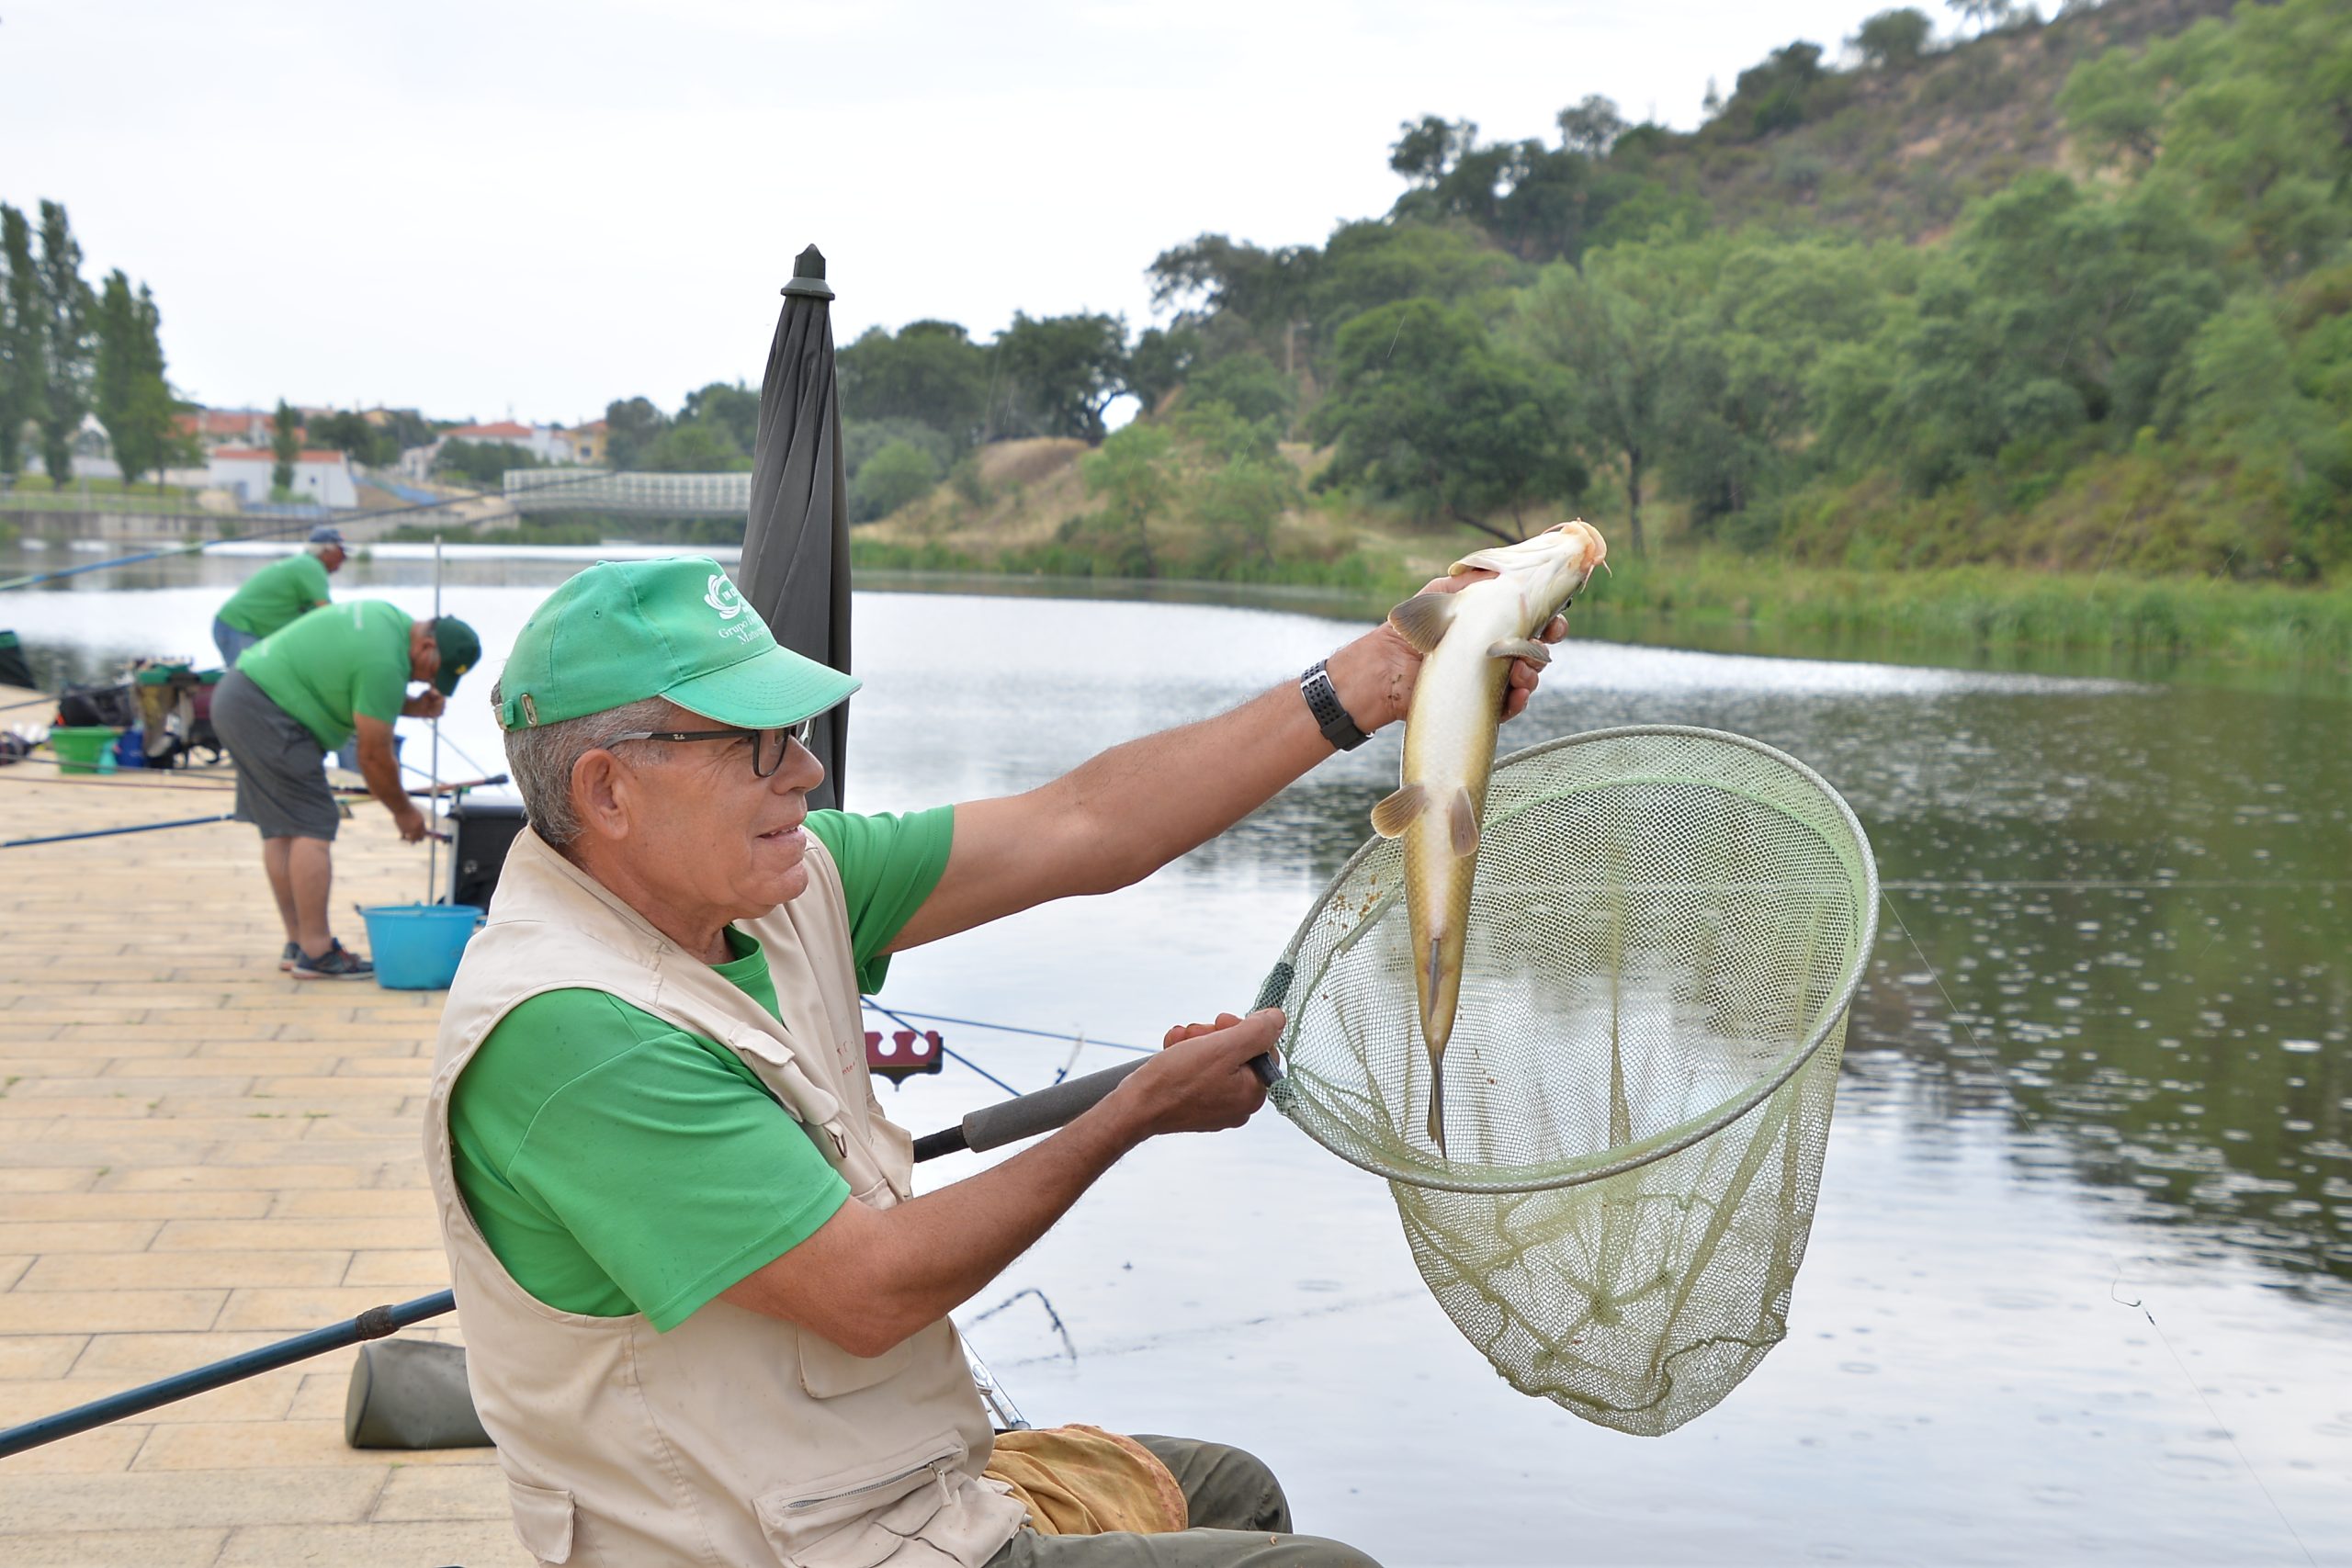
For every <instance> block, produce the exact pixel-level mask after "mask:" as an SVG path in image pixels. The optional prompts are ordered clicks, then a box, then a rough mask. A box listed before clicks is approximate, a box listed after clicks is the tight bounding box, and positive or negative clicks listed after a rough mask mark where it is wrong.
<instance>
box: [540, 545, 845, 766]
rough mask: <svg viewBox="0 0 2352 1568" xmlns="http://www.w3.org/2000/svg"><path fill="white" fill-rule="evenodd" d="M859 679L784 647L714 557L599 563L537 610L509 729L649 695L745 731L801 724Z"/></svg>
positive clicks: (837, 699) (839, 698)
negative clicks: (778, 642)
mask: <svg viewBox="0 0 2352 1568" xmlns="http://www.w3.org/2000/svg"><path fill="white" fill-rule="evenodd" d="M857 687H858V682H856V681H854V680H853V679H851V678H850V677H849V676H847V675H844V674H842V672H841V671H838V670H834V669H831V668H830V667H828V666H826V665H823V664H820V663H818V662H817V661H816V660H813V659H804V658H802V657H801V656H800V655H799V654H797V653H794V652H793V651H791V650H790V649H786V648H783V647H780V646H779V645H778V644H777V642H776V640H775V637H774V636H772V635H771V634H770V633H769V631H768V628H767V623H766V622H765V621H763V620H762V619H761V618H760V614H759V612H758V611H756V610H754V609H752V606H751V605H750V604H747V603H745V601H744V599H743V596H742V594H741V593H740V592H737V591H736V588H735V584H734V582H733V581H732V580H731V579H729V577H728V575H727V572H726V570H725V569H724V568H722V567H721V566H720V565H719V564H718V562H717V561H715V560H712V559H711V558H709V557H707V556H670V557H667V558H662V559H660V560H634V561H610V560H607V561H598V562H597V563H596V564H595V565H594V566H592V567H590V568H589V569H588V570H585V571H583V572H581V573H580V574H579V575H578V576H576V577H574V578H572V579H571V581H569V582H567V583H565V584H564V585H563V586H562V587H560V588H559V589H557V590H556V591H555V592H553V593H550V594H548V598H547V602H546V603H545V604H541V605H540V606H539V607H538V608H537V609H536V610H534V611H532V612H531V618H530V619H529V620H527V621H526V622H524V623H523V631H522V634H521V635H520V636H519V637H516V638H515V651H514V652H513V653H512V654H511V655H509V656H508V658H507V660H506V671H505V673H504V674H503V675H501V676H500V677H499V698H500V700H499V705H498V723H499V728H502V729H526V728H530V727H531V726H533V725H537V724H555V723H558V722H560V720H563V719H567V718H578V717H580V716H582V715H583V714H592V713H602V712H604V711H605V709H606V708H616V707H619V706H621V705H624V704H627V703H634V702H639V701H641V700H642V699H644V698H646V697H667V698H669V699H670V700H671V701H672V702H673V703H676V704H677V705H679V706H680V707H683V708H686V709H688V710H690V711H692V712H694V713H697V714H700V715H702V716H704V717H705V718H711V719H716V720H718V722H719V723H721V724H732V725H740V726H741V727H742V728H745V729H767V728H775V727H776V726H779V725H786V724H797V723H799V722H800V721H801V720H802V719H804V718H807V717H809V716H811V715H814V714H820V713H823V712H824V711H825V710H826V709H827V708H830V707H833V706H835V705H839V704H840V703H842V702H843V701H845V700H846V699H847V698H848V696H849V694H851V693H852V692H854V691H856V690H857Z"/></svg>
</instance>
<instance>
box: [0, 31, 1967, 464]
mask: <svg viewBox="0 0 2352 1568" xmlns="http://www.w3.org/2000/svg"><path fill="white" fill-rule="evenodd" d="M1895 3H1896V0H1781V3H1780V4H1774V5H1762V6H1758V5H1753V4H1746V3H1742V0H1608V3H1602V0H1550V3H1544V0H1446V3H1444V4H1432V3H1429V0H1422V3H1419V4H1402V3H1395V0H1153V3H1149V4H1129V3H1126V0H1093V3H1085V0H1058V3H1057V0H998V3H996V4H944V3H916V0H835V3H833V4H829V5H823V6H814V5H806V4H801V3H798V0H572V3H570V4H561V5H545V6H539V5H519V4H504V3H502V0H469V3H465V4H456V3H445V0H403V3H401V4H395V5H375V6H360V5H354V4H347V3H340V0H213V3H209V4H191V3H188V0H0V200H6V201H8V202H11V203H13V204H15V205H17V206H18V207H21V208H24V209H27V210H28V211H29V210H30V209H31V208H32V206H33V204H34V203H35V202H36V201H38V200H40V199H41V198H43V197H48V198H51V199H54V200H59V201H62V202H64V203H65V205H66V208H67V209H68V211H69V212H70V213H71V214H72V217H73V220H74V230H75V232H76V233H77V234H78V235H79V236H80V238H81V241H82V244H83V248H84V250H85V253H86V255H87V258H88V259H87V267H86V271H87V275H88V276H89V277H90V279H91V281H92V282H93V284H94V285H95V284H96V281H97V280H98V279H99V278H101V277H103V276H105V274H106V272H107V270H108V269H110V268H112V267H116V266H119V267H122V268H123V269H124V270H125V271H127V272H128V273H130V276H132V277H133V278H134V279H144V280H145V281H147V282H148V283H149V284H151V285H152V286H153V288H154V291H155V297H156V299H157V302H158V304H159V305H160V306H161V307H162V310H163V316H164V350H165V352H166V354H167V355H169V357H170V373H171V376H172V379H173V381H174V383H175V385H176V386H177V387H178V388H179V389H180V390H181V391H182V392H183V393H185V394H186V395H188V396H191V397H194V398H197V399H199V400H203V401H205V402H208V403H210V404H213V405H216V406H230V405H241V404H260V405H267V404H269V403H270V402H272V401H274V400H276V399H277V398H278V397H280V396H284V397H286V398H288V399H290V400H294V401H297V402H305V403H334V404H337V405H343V406H349V405H352V404H362V405H374V404H377V403H384V404H389V405H391V406H395V407H399V406H411V405H413V406H419V407H422V408H423V409H424V410H425V411H426V412H428V413H430V414H433V415H435V416H437V417H443V418H455V417H459V416H471V417H475V418H481V419H490V418H497V417H503V416H504V415H505V414H507V413H508V412H510V411H512V412H513V413H514V414H515V415H516V416H518V417H521V418H525V419H532V420H557V421H564V422H571V421H576V420H581V419H586V418H593V417H594V416H595V415H596V414H597V413H600V412H602V411H603V408H604V406H605V402H606V401H607V400H610V399H613V398H616V397H627V396H631V395H634V394H639V393H642V394H644V395H646V396H649V397H651V398H652V399H653V400H655V401H656V402H659V403H661V404H662V406H664V407H665V408H674V407H675V406H676V404H677V402H678V400H679V399H680V398H681V396H682V395H683V394H684V392H686V391H687V390H688V389H691V388H694V387H696V386H700V385H702V384H703V383H705V382H707V381H712V380H720V379H734V378H743V379H746V380H750V381H752V382H754V383H756V381H757V379H758V378H759V375H760V370H761V366H762V364H763V359H764V357H765V354H766V348H767V341H768V336H769V333H770V332H771V330H772V328H773V326H774V324H775V312H776V307H777V303H778V299H777V295H776V288H777V286H778V285H779V284H781V283H782V282H783V281H784V279H785V278H786V276H789V275H790V273H791V270H792V257H793V255H794V254H796V253H797V252H798V251H799V249H800V248H801V247H802V246H803V245H806V244H808V243H810V242H812V241H813V242H815V243H817V244H819V245H820V246H821V247H822V248H823V250H824V252H825V254H826V255H827V257H828V258H829V259H830V261H831V270H832V280H833V284H834V287H835V288H836V289H837V290H838V291H839V295H840V298H839V299H837V300H836V302H835V305H834V332H835V333H836V336H837V340H838V341H840V342H843V343H846V342H847V341H849V339H851V338H853V337H854V336H855V335H856V334H857V333H860V332H862V331H864V330H865V328H867V327H870V326H875V325H881V326H887V327H890V328H893V329H895V328H896V327H898V326H899V325H901V324H903V323H904V322H906V321H913V320H917V319H920V318H922V317H926V316H929V317H944V318H945V319H947V320H950V321H960V322H962V323H964V325H966V326H967V327H968V328H969V329H971V331H972V333H974V335H975V336H977V337H980V338H983V339H985V338H986V337H988V336H989V335H990V334H992V333H995V332H996V331H997V330H998V329H999V328H1001V326H1003V325H1004V324H1005V323H1006V321H1009V320H1010V319H1011V318H1012V312H1013V311H1014V310H1026V311H1028V312H1029V313H1030V314H1032V315H1055V314H1061V313H1065V312H1068V311H1072V310H1112V311H1120V312H1124V313H1125V316H1126V317H1127V320H1128V321H1129V323H1130V325H1131V326H1134V327H1136V328H1140V327H1142V326H1143V325H1145V324H1147V323H1148V321H1149V320H1150V301H1149V293H1148V286H1147V284H1146V281H1145V278H1144V268H1145V267H1146V266H1147V265H1149V264H1150V262H1151V259H1152V257H1153V256H1155V255H1156V254H1159V252H1160V251H1161V250H1163V249H1165V248H1167V247H1168V246H1170V245H1172V244H1175V243H1181V242H1182V241H1184V240H1186V239H1189V238H1191V237H1192V236H1193V235H1195V234H1199V233H1202V232H1204V231H1218V232H1224V233H1227V234H1230V235H1233V236H1234V237H1235V238H1237V239H1245V240H1249V241H1252V242H1255V243H1260V244H1266V245H1275V244H1288V243H1302V242H1305V243H1320V242H1321V241H1322V240H1323V239H1324V238H1325V237H1326V236H1327V235H1328V234H1329V231H1330V229H1331V227H1332V225H1333V224H1334V223H1335V222H1337V221H1339V220H1343V219H1348V218H1358V217H1367V216H1372V215H1374V214H1377V213H1380V212H1382V211H1385V209H1387V207H1388V206H1389V204H1390V203H1391V202H1392V201H1394V200H1395V198H1396V197H1397V192H1398V191H1399V189H1400V188H1401V186H1399V184H1398V182H1397V178H1396V176H1395V175H1392V174H1390V173H1389V171H1388V167H1387V150H1388V146H1389V143H1390V142H1391V141H1394V140H1395V138H1396V134H1397V124H1398V122H1399V121H1401V120H1405V119H1408V118H1418V117H1419V116H1420V115H1422V114H1424V113H1435V114H1440V115H1443V116H1445V117H1447V118H1470V119H1474V120H1476V122H1477V123H1478V125H1479V127H1480V130H1481V132H1482V134H1483V135H1484V136H1485V137H1486V138H1487V139H1489V140H1492V139H1497V138H1501V137H1510V138H1520V137H1544V138H1545V139H1546V140H1555V137H1556V133H1555V129H1554V126H1553V117H1554V115H1555V114H1556V113H1557V111H1558V110H1559V109H1560V108H1561V107H1562V106H1564V105H1566V104H1569V103H1573V102H1575V101H1577V100H1578V99H1580V98H1582V97H1583V96H1585V95H1586V94H1588V93H1601V94H1605V95H1607V96H1610V97H1612V98H1614V99H1616V100H1617V102H1618V104H1619V106H1620V107H1621V109H1622V110H1623V113H1624V114H1625V116H1626V118H1629V119H1635V120H1638V119H1641V118H1646V117H1652V116H1654V117H1655V118H1657V119H1658V120H1660V121H1662V122H1663V123H1665V124H1668V125H1670V126H1674V127H1677V128H1679V129H1688V128H1690V127H1691V126H1693V125H1695V124H1696V123H1697V121H1698V118H1699V106H1700V100H1701V98H1702V96H1704V94H1705V91H1706V86H1707V82H1708V79H1709V78H1710V77H1711V76H1712V77H1713V78H1715V79H1716V80H1717V81H1718V82H1720V83H1721V85H1722V86H1723V89H1724V91H1725V92H1726V93H1728V92H1729V91H1730V89H1731V85H1732V80H1733V78H1734V77H1735V76H1736V75H1737V74H1738V73H1739V72H1740V71H1741V70H1742V69H1743V68H1745V67H1746V66H1748V65H1751V64H1754V63H1755V62H1757V61H1758V60H1760V59H1761V58H1763V56H1764V55H1765V54H1766V53H1767V52H1768V51H1770V50H1771V49H1773V48H1775V47H1777V46H1779V45H1781V44H1783V43H1786V42H1788V41H1790V40H1791V39H1797V38H1804V39H1812V40H1814V41H1815V42H1818V43H1820V44H1822V45H1823V46H1824V47H1825V48H1826V49H1827V50H1829V51H1831V53H1832V54H1833V55H1834V54H1835V53H1836V52H1837V51H1838V46H1839V43H1840V41H1841V40H1842V39H1844V38H1846V37H1847V36H1849V34H1851V33H1852V32H1853V31H1854V29H1855V28H1856V26H1857V25H1858V24H1859V23H1860V19H1861V18H1862V17H1864V16H1867V15H1869V14H1870V13H1871V12H1873V11H1876V10H1880V9H1883V8H1885V7H1886V6H1889V5H1893V4H1895ZM1921 8H1922V9H1930V10H1933V11H1935V14H1936V15H1937V17H1938V22H1939V28H1945V29H1948V28H1949V23H1950V18H1949V17H1947V16H1945V15H1944V14H1942V13H1941V12H1940V11H1939V10H1936V8H1934V7H1932V6H1928V5H1927V4H1925V3H1924V0H1922V5H1921Z"/></svg>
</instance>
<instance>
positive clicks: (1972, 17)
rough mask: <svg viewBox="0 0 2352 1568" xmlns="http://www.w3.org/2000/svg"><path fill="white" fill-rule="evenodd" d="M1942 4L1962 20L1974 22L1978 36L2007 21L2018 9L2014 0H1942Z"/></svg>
mask: <svg viewBox="0 0 2352 1568" xmlns="http://www.w3.org/2000/svg"><path fill="white" fill-rule="evenodd" d="M1944 6H1945V7H1946V8H1947V9H1949V10H1951V12H1953V13H1954V14H1955V15H1957V16H1958V17H1960V18H1961V19H1962V21H1968V22H1973V23H1975V24H1976V32H1977V36H1978V37H1980V38H1981V37H1983V36H1984V35H1985V34H1986V33H1988V32H1991V31H1992V30H1993V29H1994V28H1997V27H2000V26H2002V25H2003V24H2005V23H2006V22H2007V21H2008V19H2009V18H2010V17H2013V16H2015V15H2017V9H2018V8H2017V6H2016V4H2015V0H1944Z"/></svg>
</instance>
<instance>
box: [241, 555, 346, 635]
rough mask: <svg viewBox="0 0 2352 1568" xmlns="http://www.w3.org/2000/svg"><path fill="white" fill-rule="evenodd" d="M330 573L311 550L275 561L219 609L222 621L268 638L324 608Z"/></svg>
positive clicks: (247, 633) (253, 576)
mask: <svg viewBox="0 0 2352 1568" xmlns="http://www.w3.org/2000/svg"><path fill="white" fill-rule="evenodd" d="M328 597H329V595H328V593H327V569H326V566H325V564H324V563H323V562H322V561H321V560H320V559H319V558H318V557H316V556H314V555H312V554H311V552H310V551H308V550H297V551H295V552H294V553H293V554H292V555H290V556H288V557H287V558H285V559H284V560H275V561H272V562H270V563H269V564H268V565H267V566H266V567H264V568H262V569H261V570H259V571H257V572H255V573H254V574H253V575H252V576H251V577H248V578H247V579H245V585H244V586H243V588H240V589H238V590H237V591H236V592H234V593H232V594H231V595H230V596H229V602H228V603H227V604H223V605H221V606H220V618H221V619H222V620H224V621H226V622H227V623H228V624H229V625H231V626H234V627H236V628H237V629H238V630H239V631H241V632H243V633H245V634H246V635H248V636H250V637H267V636H268V635H269V634H270V633H272V632H274V631H276V630H277V628H278V627H280V626H290V625H292V624H293V623H294V622H295V621H297V620H299V619H300V618H301V617H302V616H304V615H309V614H310V613H311V611H312V610H315V609H317V608H318V607H319V606H320V605H322V604H325V603H326V602H327V600H328Z"/></svg>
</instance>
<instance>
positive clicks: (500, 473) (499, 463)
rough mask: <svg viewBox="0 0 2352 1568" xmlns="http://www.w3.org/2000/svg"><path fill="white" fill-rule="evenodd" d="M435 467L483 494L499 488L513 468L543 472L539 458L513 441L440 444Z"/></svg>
mask: <svg viewBox="0 0 2352 1568" xmlns="http://www.w3.org/2000/svg"><path fill="white" fill-rule="evenodd" d="M434 467H435V468H440V469H442V470H443V471H445V472H447V473H453V474H456V475H458V477H459V478H460V479H464V480H465V481H466V482H467V483H469V484H471V485H474V486H477V487H479V488H480V489H482V490H491V489H494V488H496V487H497V486H498V485H499V484H500V483H501V481H503V479H505V478H506V473H507V470H508V469H510V468H545V467H547V465H546V464H545V463H542V462H541V461H539V457H538V455H537V453H535V452H533V451H531V450H530V449H529V448H528V447H524V446H515V444H514V443H513V442H511V441H460V440H457V439H455V438H452V439H450V440H447V441H445V442H443V443H442V444H441V453H440V456H439V457H435V459H434Z"/></svg>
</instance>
